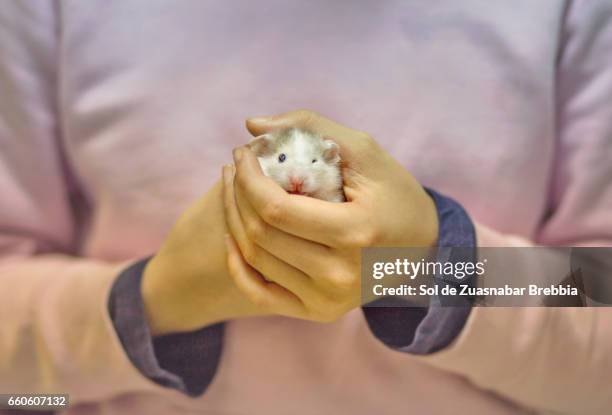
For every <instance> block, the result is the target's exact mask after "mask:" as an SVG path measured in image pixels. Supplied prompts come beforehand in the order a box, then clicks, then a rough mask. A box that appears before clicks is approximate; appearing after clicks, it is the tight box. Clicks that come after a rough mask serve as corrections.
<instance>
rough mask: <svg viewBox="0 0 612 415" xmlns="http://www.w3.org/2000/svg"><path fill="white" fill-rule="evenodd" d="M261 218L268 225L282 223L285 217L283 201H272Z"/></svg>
mask: <svg viewBox="0 0 612 415" xmlns="http://www.w3.org/2000/svg"><path fill="white" fill-rule="evenodd" d="M261 216H262V218H263V219H264V220H265V221H266V222H268V223H271V224H278V223H280V222H281V221H282V219H283V216H284V206H283V202H282V200H280V199H277V200H272V201H270V203H268V204H267V205H266V206H265V207H264V209H263V211H262V213H261Z"/></svg>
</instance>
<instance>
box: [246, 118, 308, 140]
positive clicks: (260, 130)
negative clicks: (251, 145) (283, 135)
mask: <svg viewBox="0 0 612 415" xmlns="http://www.w3.org/2000/svg"><path fill="white" fill-rule="evenodd" d="M298 121H299V119H297V117H295V116H294V113H283V114H277V115H271V116H261V117H252V118H247V120H246V128H247V130H248V131H249V132H250V133H251V134H252V135H253V136H254V137H257V136H260V135H262V134H266V133H269V132H270V131H272V130H279V129H283V128H287V127H293V126H296V124H299V122H298Z"/></svg>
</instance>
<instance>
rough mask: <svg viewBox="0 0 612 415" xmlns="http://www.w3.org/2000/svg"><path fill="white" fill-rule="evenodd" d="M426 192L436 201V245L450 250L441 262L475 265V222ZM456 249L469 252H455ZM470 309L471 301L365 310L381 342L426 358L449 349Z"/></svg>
mask: <svg viewBox="0 0 612 415" xmlns="http://www.w3.org/2000/svg"><path fill="white" fill-rule="evenodd" d="M426 190H427V192H428V194H429V195H430V196H431V198H432V199H433V201H434V204H435V206H436V211H437V215H438V223H439V231H438V244H437V245H438V247H439V248H443V247H445V248H448V250H446V249H440V254H439V255H438V256H440V255H448V258H445V259H444V260H443V259H441V258H439V260H440V261H441V262H446V261H450V262H458V261H469V262H474V260H475V258H476V233H475V230H474V224H473V223H472V220H471V219H470V217H469V216H468V214H467V213H466V211H465V210H464V209H463V207H462V206H461V205H460V204H459V203H457V202H456V201H455V200H453V199H451V198H448V197H446V196H443V195H441V194H439V193H437V192H435V191H433V190H431V189H426ZM456 247H457V248H468V249H459V250H455V251H453V248H456ZM469 248H472V249H469ZM447 251H448V252H450V254H449V253H448V252H447ZM466 255H469V256H470V258H465V256H466ZM464 299H465V298H460V299H459V300H464ZM387 301H389V300H387ZM471 309H472V304H471V302H469V301H467V300H466V301H465V303H461V304H457V306H454V307H447V306H444V307H442V306H440V305H439V304H438V305H437V304H436V303H433V304H432V305H431V306H430V307H428V308H423V307H411V305H410V304H397V306H393V307H380V306H375V305H374V304H370V305H367V306H365V307H363V313H364V316H365V318H366V321H367V323H368V326H369V328H370V330H371V331H372V333H373V334H374V336H376V338H378V340H380V341H381V342H383V343H384V344H386V345H387V346H389V347H391V348H393V349H395V350H398V351H402V352H406V353H412V354H418V355H425V354H430V353H433V352H436V351H438V350H441V349H443V348H445V347H446V346H448V345H449V344H450V343H451V342H452V341H453V340H454V339H455V338H456V337H457V335H458V334H459V333H460V332H461V329H462V328H463V326H464V324H465V322H466V320H467V318H468V316H469V315H470V312H471Z"/></svg>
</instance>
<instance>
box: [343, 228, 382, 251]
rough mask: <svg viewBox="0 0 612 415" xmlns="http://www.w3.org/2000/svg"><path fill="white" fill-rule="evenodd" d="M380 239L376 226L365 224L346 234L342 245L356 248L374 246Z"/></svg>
mask: <svg viewBox="0 0 612 415" xmlns="http://www.w3.org/2000/svg"><path fill="white" fill-rule="evenodd" d="M379 241H380V233H379V232H378V228H377V227H376V226H367V227H364V228H363V229H360V230H356V231H355V232H351V233H350V234H348V235H347V236H346V239H345V241H344V245H346V246H350V247H357V248H365V247H369V246H375V245H376V244H377V243H378V242H379Z"/></svg>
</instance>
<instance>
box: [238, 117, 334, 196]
mask: <svg viewBox="0 0 612 415" xmlns="http://www.w3.org/2000/svg"><path fill="white" fill-rule="evenodd" d="M249 147H250V148H251V149H252V150H253V151H254V152H255V154H256V155H257V157H258V160H259V164H260V165H261V169H262V171H263V173H264V174H265V175H266V176H268V177H270V178H272V179H273V180H274V181H275V182H276V183H278V184H279V185H280V186H281V187H282V188H283V189H285V190H286V191H287V192H289V193H293V194H300V195H306V196H313V197H320V195H322V194H325V193H327V192H330V191H338V189H341V188H342V176H341V174H340V166H339V163H340V149H339V147H338V145H337V144H336V143H335V142H333V141H332V140H326V139H323V138H321V137H319V136H317V135H315V134H312V133H310V132H307V131H304V130H299V129H296V128H292V129H288V130H283V131H279V132H275V133H270V134H265V135H262V136H259V137H256V138H254V139H253V140H251V142H250V143H249Z"/></svg>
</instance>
